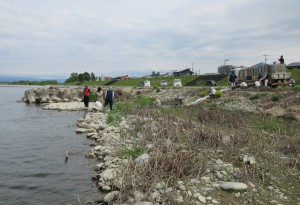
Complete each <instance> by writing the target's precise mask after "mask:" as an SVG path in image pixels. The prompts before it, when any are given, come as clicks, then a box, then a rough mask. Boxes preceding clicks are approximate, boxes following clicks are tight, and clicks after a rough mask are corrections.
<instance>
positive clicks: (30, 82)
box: [10, 80, 58, 85]
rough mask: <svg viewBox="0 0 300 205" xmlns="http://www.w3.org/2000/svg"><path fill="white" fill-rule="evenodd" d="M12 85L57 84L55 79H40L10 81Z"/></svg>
mask: <svg viewBox="0 0 300 205" xmlns="http://www.w3.org/2000/svg"><path fill="white" fill-rule="evenodd" d="M10 84H12V85H57V84H58V83H57V80H41V81H29V80H20V81H14V82H11V83H10Z"/></svg>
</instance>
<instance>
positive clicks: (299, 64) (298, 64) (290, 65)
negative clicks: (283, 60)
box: [286, 62, 300, 69]
mask: <svg viewBox="0 0 300 205" xmlns="http://www.w3.org/2000/svg"><path fill="white" fill-rule="evenodd" d="M286 67H287V68H288V69H293V68H298V69H299V68H300V62H294V63H290V64H288V65H287V66H286Z"/></svg>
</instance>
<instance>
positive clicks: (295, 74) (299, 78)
mask: <svg viewBox="0 0 300 205" xmlns="http://www.w3.org/2000/svg"><path fill="white" fill-rule="evenodd" d="M288 72H291V76H292V78H294V79H295V81H296V85H299V84H300V69H295V68H294V69H291V70H288Z"/></svg>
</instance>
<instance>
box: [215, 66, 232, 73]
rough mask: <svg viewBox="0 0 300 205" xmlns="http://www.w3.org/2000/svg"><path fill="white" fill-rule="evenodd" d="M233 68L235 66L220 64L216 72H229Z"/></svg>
mask: <svg viewBox="0 0 300 205" xmlns="http://www.w3.org/2000/svg"><path fill="white" fill-rule="evenodd" d="M233 68H236V66H233V65H221V66H219V67H218V73H219V74H229V73H230V72H231V70H232V69H233Z"/></svg>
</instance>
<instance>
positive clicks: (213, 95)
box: [209, 87, 216, 98]
mask: <svg viewBox="0 0 300 205" xmlns="http://www.w3.org/2000/svg"><path fill="white" fill-rule="evenodd" d="M209 96H210V97H211V98H214V97H216V89H215V88H214V87H211V88H210V93H209Z"/></svg>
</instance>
